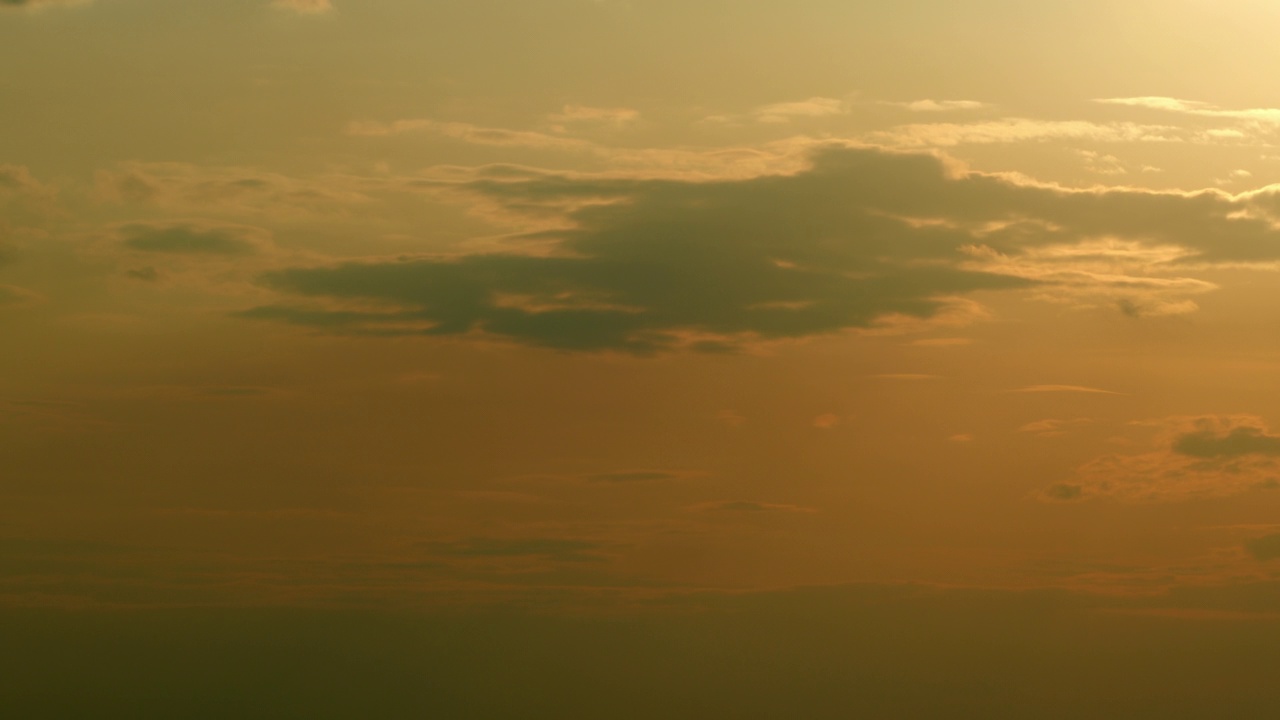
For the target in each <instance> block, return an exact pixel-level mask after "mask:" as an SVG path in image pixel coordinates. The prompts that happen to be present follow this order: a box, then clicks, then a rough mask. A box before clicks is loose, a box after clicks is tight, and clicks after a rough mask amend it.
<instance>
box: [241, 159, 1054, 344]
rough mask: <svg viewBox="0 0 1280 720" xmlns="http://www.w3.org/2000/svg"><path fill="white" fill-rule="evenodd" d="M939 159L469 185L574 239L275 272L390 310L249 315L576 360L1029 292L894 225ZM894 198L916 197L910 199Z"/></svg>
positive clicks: (298, 285) (303, 289)
mask: <svg viewBox="0 0 1280 720" xmlns="http://www.w3.org/2000/svg"><path fill="white" fill-rule="evenodd" d="M951 182H953V181H951V180H948V179H947V178H946V176H945V173H944V171H943V168H942V166H941V165H940V164H939V163H938V161H937V160H935V159H933V158H929V157H922V156H901V155H887V154H883V153H875V152H851V151H841V152H832V153H827V154H824V155H821V156H819V157H818V159H817V162H816V163H815V165H814V167H813V168H812V169H811V170H809V171H807V172H804V173H801V174H798V175H794V176H769V177H760V178H755V179H751V180H745V181H718V182H680V181H641V180H600V179H587V180H583V179H573V178H565V177H544V178H535V179H532V180H525V181H504V182H498V181H489V180H483V181H478V182H476V183H474V184H472V185H471V186H470V189H471V190H473V191H475V192H478V193H481V194H483V195H485V196H488V197H489V198H491V199H493V200H496V201H498V202H500V203H502V204H503V205H504V206H506V207H509V208H513V209H522V208H526V209H527V208H531V207H534V206H548V207H558V206H561V205H563V204H574V203H580V202H581V201H583V200H600V199H604V200H608V201H609V202H608V203H607V204H589V205H587V206H585V207H577V208H576V209H572V210H568V211H567V212H568V217H569V219H570V220H571V221H572V222H573V224H574V227H572V228H570V229H567V230H564V231H559V232H554V233H545V234H541V235H537V236H531V237H529V238H528V239H529V240H530V241H542V242H544V243H545V242H546V241H553V242H555V243H556V248H555V252H554V253H553V254H551V255H539V256H534V255H517V254H488V255H469V256H464V257H453V258H416V259H404V260H396V261H388V262H376V263H347V264H344V265H339V266H334V267H320V268H295V269H287V270H281V271H277V272H274V273H270V274H268V275H267V276H266V277H265V278H264V282H265V283H266V284H267V285H268V286H270V287H273V288H275V289H277V290H280V291H282V292H285V293H290V294H294V295H299V296H304V297H312V298H330V299H333V298H336V299H342V300H348V301H357V302H358V301H377V302H381V303H391V304H394V305H395V306H398V307H399V308H400V309H397V310H388V311H383V312H370V311H361V312H353V311H332V310H327V309H326V310H317V309H316V308H313V307H301V306H290V305H282V306H271V307H262V308H256V309H254V310H251V311H249V312H247V313H245V315H246V316H248V317H256V318H264V319H275V320H283V321H287V322H291V323H295V324H299V325H308V326H313V327H318V328H324V329H328V330H335V331H344V332H353V333H375V334H424V335H460V334H467V333H476V332H483V333H486V334H488V335H490V336H497V337H502V338H506V339H509V340H514V341H517V342H521V343H526V344H530V345H538V346H544V347H552V348H559V349H566V350H623V351H628V352H633V353H641V354H643V353H652V352H657V351H661V350H666V349H671V348H674V347H677V346H682V345H683V346H694V345H697V347H698V349H700V350H705V351H725V350H728V349H732V348H733V347H734V346H735V345H737V344H738V343H740V342H741V341H743V340H748V339H756V338H764V339H775V338H796V337H806V336H812V335H818V334H823V333H832V332H837V331H840V330H844V329H848V328H864V327H868V326H871V325H873V324H874V323H876V322H877V320H880V319H882V318H884V317H885V316H889V315H903V316H910V317H915V318H929V317H932V316H934V315H936V314H937V313H939V312H940V311H941V310H942V309H943V308H944V307H946V305H947V301H946V300H945V299H943V298H944V297H947V296H955V295H959V294H963V293H968V292H972V291H975V290H983V289H1000V288H1012V287H1021V286H1026V285H1028V284H1029V282H1028V281H1027V280H1024V279H1021V278H1016V277H1010V276H1006V275H999V274H994V273H989V272H983V271H979V270H970V269H962V268H960V267H958V262H959V261H960V260H962V259H963V257H962V256H961V255H960V254H959V253H958V252H957V248H958V247H959V246H960V245H963V244H964V243H966V242H969V241H971V238H970V237H969V236H967V235H966V234H965V233H963V232H959V231H956V230H952V229H946V228H940V227H916V226H915V225H914V224H913V223H912V222H909V221H907V220H904V219H901V218H895V217H889V216H887V215H886V213H885V211H884V210H883V209H882V208H883V206H884V205H885V203H884V198H882V197H880V196H881V195H883V194H884V190H883V187H884V186H889V187H900V186H902V187H910V188H915V192H922V193H929V192H930V189H929V188H928V187H921V185H922V184H923V185H926V186H927V185H929V184H930V183H933V184H935V185H937V184H941V185H946V184H947V183H951ZM898 192H900V193H901V192H906V193H908V194H909V192H910V191H907V190H905V189H899V190H898Z"/></svg>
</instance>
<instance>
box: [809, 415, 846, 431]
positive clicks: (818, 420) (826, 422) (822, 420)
mask: <svg viewBox="0 0 1280 720" xmlns="http://www.w3.org/2000/svg"><path fill="white" fill-rule="evenodd" d="M839 424H840V416H839V415H836V414H835V413H824V414H822V415H819V416H817V417H815V418H814V419H813V426H814V427H816V428H818V429H819V430H830V429H832V428H834V427H835V426H837V425H839Z"/></svg>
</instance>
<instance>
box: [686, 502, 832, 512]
mask: <svg viewBox="0 0 1280 720" xmlns="http://www.w3.org/2000/svg"><path fill="white" fill-rule="evenodd" d="M689 509H690V510H693V511H695V512H730V513H806V514H807V513H815V512H817V510H814V509H813V508H808V507H802V506H800V505H785V504H778V503H763V502H755V501H753V500H729V501H724V502H711V503H702V504H699V505H694V506H692V507H690V508H689Z"/></svg>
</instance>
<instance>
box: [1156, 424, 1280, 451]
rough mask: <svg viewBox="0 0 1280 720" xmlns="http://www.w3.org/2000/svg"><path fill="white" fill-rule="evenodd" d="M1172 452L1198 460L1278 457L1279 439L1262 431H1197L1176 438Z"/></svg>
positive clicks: (1241, 428) (1246, 427)
mask: <svg viewBox="0 0 1280 720" xmlns="http://www.w3.org/2000/svg"><path fill="white" fill-rule="evenodd" d="M1173 449H1174V451H1175V452H1178V453H1181V454H1183V455H1189V456H1191V457H1197V458H1232V457H1240V456H1243V455H1280V436H1278V435H1268V434H1267V433H1266V432H1265V431H1264V430H1263V429H1262V428H1257V427H1249V426H1245V427H1237V428H1233V429H1231V430H1230V431H1228V432H1226V433H1218V432H1215V431H1213V430H1200V431H1197V432H1192V433H1187V434H1185V435H1180V436H1178V437H1177V438H1176V439H1175V440H1174V441H1173Z"/></svg>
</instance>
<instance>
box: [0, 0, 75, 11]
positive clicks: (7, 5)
mask: <svg viewBox="0 0 1280 720" xmlns="http://www.w3.org/2000/svg"><path fill="white" fill-rule="evenodd" d="M91 2H93V0H0V10H6V9H8V10H39V9H42V8H46V7H67V6H71V5H88V4H89V3H91Z"/></svg>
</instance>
